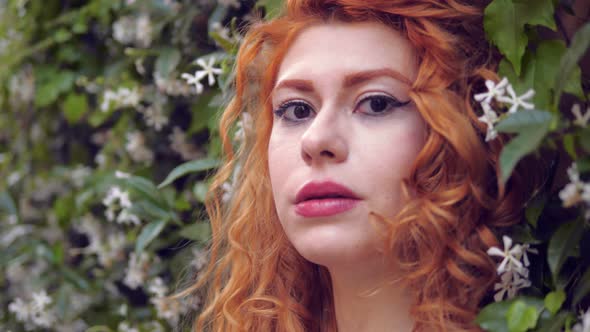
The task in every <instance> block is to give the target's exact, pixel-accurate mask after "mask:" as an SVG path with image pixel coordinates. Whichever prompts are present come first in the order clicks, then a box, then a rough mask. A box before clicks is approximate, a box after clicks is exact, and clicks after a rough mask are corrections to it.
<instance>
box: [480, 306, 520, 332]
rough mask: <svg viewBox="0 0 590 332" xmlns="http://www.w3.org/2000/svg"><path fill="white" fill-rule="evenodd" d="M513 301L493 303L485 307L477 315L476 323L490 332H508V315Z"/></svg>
mask: <svg viewBox="0 0 590 332" xmlns="http://www.w3.org/2000/svg"><path fill="white" fill-rule="evenodd" d="M512 303H513V301H503V302H493V303H491V304H488V305H487V306H485V307H484V308H483V309H482V310H481V311H480V312H479V314H478V315H477V318H476V319H475V322H476V323H477V324H478V325H479V326H480V327H481V328H482V329H484V330H486V331H489V332H508V324H507V323H506V315H507V314H508V309H509V308H510V306H511V305H512Z"/></svg>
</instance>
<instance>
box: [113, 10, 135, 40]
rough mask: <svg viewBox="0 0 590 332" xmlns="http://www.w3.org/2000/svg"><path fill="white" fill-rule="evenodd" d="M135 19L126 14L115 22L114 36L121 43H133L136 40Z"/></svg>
mask: <svg viewBox="0 0 590 332" xmlns="http://www.w3.org/2000/svg"><path fill="white" fill-rule="evenodd" d="M135 29H136V23H135V20H134V19H133V18H132V17H130V16H124V17H121V18H120V19H118V20H117V21H115V23H113V38H114V39H115V40H116V41H118V42H119V43H121V44H131V43H132V42H133V41H134V40H135Z"/></svg>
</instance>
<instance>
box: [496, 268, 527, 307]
mask: <svg viewBox="0 0 590 332" xmlns="http://www.w3.org/2000/svg"><path fill="white" fill-rule="evenodd" d="M530 286H531V282H530V280H528V279H526V278H522V277H521V276H520V275H519V274H518V273H516V272H513V271H506V272H505V273H503V274H502V276H501V277H500V282H499V283H496V284H494V290H496V291H498V292H497V293H496V294H495V295H494V301H496V302H499V301H502V300H503V299H504V295H506V298H507V299H512V298H514V297H515V296H516V293H517V292H518V291H519V290H520V289H522V288H526V287H530Z"/></svg>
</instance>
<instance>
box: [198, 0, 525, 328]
mask: <svg viewBox="0 0 590 332" xmlns="http://www.w3.org/2000/svg"><path fill="white" fill-rule="evenodd" d="M467 3H468V2H467V1H465V2H460V1H456V0H446V1H433V0H423V1H402V0H400V1H393V0H381V1H379V0H371V1H361V0H289V1H287V4H286V12H285V14H284V15H283V16H281V17H279V18H277V19H274V20H272V21H270V22H264V23H259V24H255V25H253V26H252V27H251V28H250V29H249V31H248V33H247V34H246V36H245V38H244V41H243V45H242V46H241V49H240V51H239V54H238V59H237V64H236V68H235V70H236V81H235V84H236V95H235V97H234V98H233V100H232V101H231V103H230V104H229V106H228V107H227V109H226V110H225V111H224V113H223V116H222V119H221V126H220V128H221V134H222V138H223V143H224V150H225V155H226V162H225V164H224V166H223V167H222V168H221V169H220V171H219V172H218V174H217V175H216V177H215V179H214V181H213V184H212V187H211V192H210V193H211V195H210V198H209V201H208V203H207V210H208V213H209V215H210V219H211V225H212V231H213V238H212V243H211V263H210V265H209V267H208V269H207V271H206V273H205V275H204V278H203V279H202V280H201V281H200V282H199V283H197V284H196V285H194V287H191V289H189V290H188V291H191V290H196V289H198V288H200V287H202V286H203V284H204V283H205V282H206V283H207V290H208V296H207V300H206V303H205V305H204V307H203V311H202V314H201V316H200V318H199V319H198V321H197V323H196V326H195V330H197V331H202V330H206V331H336V330H338V331H340V332H343V331H415V330H416V331H417V330H419V331H471V330H478V328H477V327H476V326H475V324H474V323H473V319H474V317H475V315H476V314H477V310H478V308H479V307H480V305H481V303H482V300H484V297H485V295H486V292H487V291H488V290H489V288H490V286H491V284H492V283H493V282H494V280H495V278H496V273H495V266H494V263H493V261H492V260H491V259H490V258H489V257H488V256H487V255H486V253H485V252H486V250H487V249H488V248H489V247H490V246H492V245H497V240H496V237H495V236H494V234H493V232H492V230H493V229H494V228H496V227H499V226H506V225H510V224H513V223H514V222H516V221H517V220H518V216H519V213H520V210H521V207H522V204H521V202H517V201H516V199H515V197H519V195H520V193H517V192H516V191H515V188H521V186H520V185H518V186H517V185H516V181H518V177H513V178H512V179H511V180H510V182H509V183H508V186H507V187H506V188H503V187H502V186H500V185H498V181H497V174H498V167H497V158H498V153H499V151H500V149H501V146H502V142H503V141H502V138H498V139H496V140H494V141H491V142H489V143H486V142H484V137H485V133H486V125H485V124H484V123H482V122H480V121H478V119H477V118H478V112H480V111H479V110H477V109H474V107H473V106H472V103H471V99H472V97H471V96H472V94H473V92H474V91H475V90H477V89H481V88H482V86H483V82H484V81H485V80H486V79H493V80H495V79H497V78H496V76H495V74H494V71H493V70H492V69H493V66H494V65H495V63H494V62H493V61H492V60H490V59H491V57H490V56H489V52H484V51H482V50H485V49H487V45H486V44H485V39H484V36H483V31H482V8H481V7H476V6H474V5H472V4H469V5H468V4H467ZM471 3H473V2H471ZM482 43H483V45H482ZM244 112H248V114H249V115H250V116H251V117H252V119H253V123H254V128H255V130H254V131H252V132H251V133H250V134H249V135H246V138H245V141H244V144H243V145H241V146H240V148H239V149H238V151H237V153H235V154H234V148H233V147H232V146H231V143H230V139H229V137H230V132H231V130H232V128H233V125H234V123H235V121H236V120H237V119H238V117H239V116H240V115H241V114H243V113H244ZM236 165H239V166H240V169H241V172H239V173H238V174H237V176H236V177H235V179H234V191H233V196H232V199H231V200H230V202H229V203H228V204H224V203H223V200H222V194H223V191H222V185H223V183H224V182H225V181H227V180H228V178H230V177H231V176H232V172H233V171H232V170H233V169H234V168H235V167H236ZM513 188H514V189H513ZM505 189H506V190H505Z"/></svg>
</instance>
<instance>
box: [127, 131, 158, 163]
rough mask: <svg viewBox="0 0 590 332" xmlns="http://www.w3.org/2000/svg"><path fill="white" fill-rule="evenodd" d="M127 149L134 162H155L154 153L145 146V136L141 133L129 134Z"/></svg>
mask: <svg viewBox="0 0 590 332" xmlns="http://www.w3.org/2000/svg"><path fill="white" fill-rule="evenodd" d="M125 149H126V150H127V152H128V153H129V156H130V157H131V159H133V161H136V162H144V163H146V164H151V163H152V162H153V160H154V153H153V152H152V151H151V150H150V149H149V148H148V147H147V146H146V145H145V136H144V135H143V134H142V133H141V132H139V131H134V132H130V133H127V144H126V145H125Z"/></svg>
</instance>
